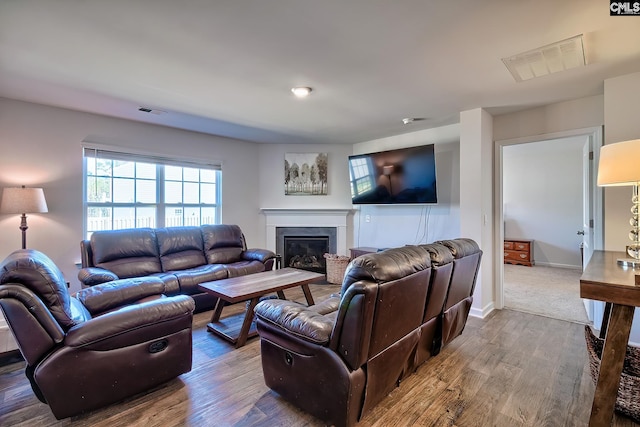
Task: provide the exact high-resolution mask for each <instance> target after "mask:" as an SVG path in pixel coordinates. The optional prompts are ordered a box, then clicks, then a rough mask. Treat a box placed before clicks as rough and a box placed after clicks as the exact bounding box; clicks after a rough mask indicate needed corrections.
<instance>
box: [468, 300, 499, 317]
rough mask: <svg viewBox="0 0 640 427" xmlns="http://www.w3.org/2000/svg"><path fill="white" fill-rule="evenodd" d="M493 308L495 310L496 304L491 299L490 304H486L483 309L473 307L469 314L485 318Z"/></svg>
mask: <svg viewBox="0 0 640 427" xmlns="http://www.w3.org/2000/svg"><path fill="white" fill-rule="evenodd" d="M493 310H495V305H494V304H493V301H491V302H490V303H489V304H487V305H485V306H484V308H482V309H479V308H475V307H471V310H470V311H469V316H473V317H479V318H480V319H484V318H485V317H487V316H488V315H489V313H491V312H492V311H493Z"/></svg>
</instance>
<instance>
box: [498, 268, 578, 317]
mask: <svg viewBox="0 0 640 427" xmlns="http://www.w3.org/2000/svg"><path fill="white" fill-rule="evenodd" d="M581 275H582V272H581V271H580V270H573V269H567V268H555V267H543V266H533V267H525V266H521V265H511V264H505V265H504V305H505V308H510V309H513V310H518V311H524V312H526V313H531V314H539V315H541V316H546V317H551V318H554V319H561V320H568V321H570V322H577V323H590V322H589V319H588V318H587V311H586V310H585V308H584V304H583V303H582V299H581V298H580V276H581Z"/></svg>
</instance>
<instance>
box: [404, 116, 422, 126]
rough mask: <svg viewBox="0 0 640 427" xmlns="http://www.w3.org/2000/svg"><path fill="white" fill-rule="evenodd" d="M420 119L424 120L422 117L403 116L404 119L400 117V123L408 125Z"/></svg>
mask: <svg viewBox="0 0 640 427" xmlns="http://www.w3.org/2000/svg"><path fill="white" fill-rule="evenodd" d="M422 120H424V117H405V118H404V119H402V124H405V125H408V124H411V123H413V122H419V121H422Z"/></svg>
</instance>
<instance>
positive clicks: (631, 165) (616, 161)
mask: <svg viewBox="0 0 640 427" xmlns="http://www.w3.org/2000/svg"><path fill="white" fill-rule="evenodd" d="M638 182H640V139H634V140H631V141H624V142H618V143H616V144H608V145H604V146H603V147H602V148H601V149H600V164H599V165H598V185H599V186H602V187H606V186H622V185H634V184H636V183H638Z"/></svg>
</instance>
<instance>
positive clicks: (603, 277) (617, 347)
mask: <svg viewBox="0 0 640 427" xmlns="http://www.w3.org/2000/svg"><path fill="white" fill-rule="evenodd" d="M626 257H627V255H626V254H625V253H624V252H613V251H594V253H593V256H592V257H591V260H590V261H589V263H588V264H587V268H586V269H585V270H584V273H583V274H582V277H581V278H580V297H581V298H588V299H592V300H598V301H604V302H606V303H607V305H610V306H611V312H610V314H609V315H608V319H607V316H605V319H604V320H603V322H602V323H603V325H602V329H603V330H604V329H606V331H607V332H606V335H605V341H604V348H603V350H602V360H601V362H600V373H599V374H598V381H597V385H596V391H595V394H594V397H593V405H592V406H591V418H590V419H589V426H592V427H595V426H609V425H611V420H612V419H613V410H614V406H615V403H616V398H617V396H618V387H619V384H620V374H621V373H622V366H623V363H624V357H625V352H626V348H627V343H628V341H629V333H630V332H631V322H632V321H633V313H634V311H635V308H636V307H638V306H640V282H639V283H636V280H638V277H639V276H636V273H639V274H640V270H634V269H632V268H629V267H623V266H621V265H619V264H618V263H617V260H618V258H626Z"/></svg>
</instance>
